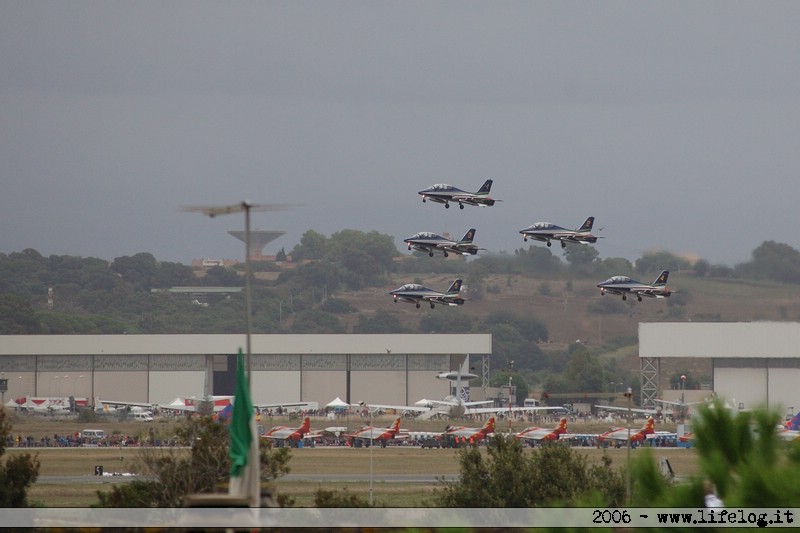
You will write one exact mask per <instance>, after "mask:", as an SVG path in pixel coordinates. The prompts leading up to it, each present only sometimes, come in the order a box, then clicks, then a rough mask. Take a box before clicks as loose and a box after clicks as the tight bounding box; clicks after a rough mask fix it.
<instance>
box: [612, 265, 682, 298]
mask: <svg viewBox="0 0 800 533" xmlns="http://www.w3.org/2000/svg"><path fill="white" fill-rule="evenodd" d="M668 276H669V270H664V271H662V272H661V274H659V275H658V277H657V278H656V280H655V281H654V282H653V283H652V284H650V285H648V284H647V283H642V282H640V281H636V280H635V279H631V278H629V277H628V276H613V277H611V278H608V279H607V280H605V281H604V282H602V283H598V284H597V286H598V287H600V294H602V295H605V293H606V292H610V293H611V294H621V295H622V299H623V300H627V299H628V294H633V295H635V296H636V298H637V299H638V300H639V301H640V302H641V301H642V296H647V297H648V298H669V296H670V294H672V291H671V290H669V289H668V288H667V277H668Z"/></svg>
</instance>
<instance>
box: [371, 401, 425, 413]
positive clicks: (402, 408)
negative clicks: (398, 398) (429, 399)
mask: <svg viewBox="0 0 800 533" xmlns="http://www.w3.org/2000/svg"><path fill="white" fill-rule="evenodd" d="M368 407H369V408H370V409H392V410H395V411H413V412H415V413H425V412H427V411H430V410H431V408H430V407H420V406H417V405H379V404H376V403H371V404H369V405H368Z"/></svg>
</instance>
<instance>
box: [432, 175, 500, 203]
mask: <svg viewBox="0 0 800 533" xmlns="http://www.w3.org/2000/svg"><path fill="white" fill-rule="evenodd" d="M491 188H492V180H486V181H485V182H484V184H483V185H482V186H481V188H480V189H478V191H477V192H467V191H462V190H461V189H459V188H458V187H453V186H452V185H448V184H446V183H437V184H436V185H431V186H430V187H428V188H427V189H423V190H421V191H419V193H418V194H420V195H421V196H422V201H423V202H425V201H427V200H430V201H432V202H436V203H439V204H444V206H445V207H446V208H448V209H449V208H450V202H458V207H459V208H460V209H464V204H467V205H479V206H481V207H486V206H488V205H494V203H495V202H499V201H500V200H494V199H492V198H491V197H489V191H490V190H491Z"/></svg>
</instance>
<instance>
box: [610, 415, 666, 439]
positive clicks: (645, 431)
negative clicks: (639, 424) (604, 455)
mask: <svg viewBox="0 0 800 533" xmlns="http://www.w3.org/2000/svg"><path fill="white" fill-rule="evenodd" d="M655 424H656V423H655V421H654V420H653V419H652V418H648V419H647V423H646V424H645V425H644V427H643V428H642V429H640V430H639V431H632V430H628V429H627V428H619V427H617V428H611V429H610V430H608V431H606V432H605V433H603V434H601V435H598V436H597V440H599V441H600V442H606V441H614V442H628V432H629V431H630V438H631V442H632V443H633V442H641V441H643V440H644V439H646V438H647V436H648V435H652V434H653V433H655Z"/></svg>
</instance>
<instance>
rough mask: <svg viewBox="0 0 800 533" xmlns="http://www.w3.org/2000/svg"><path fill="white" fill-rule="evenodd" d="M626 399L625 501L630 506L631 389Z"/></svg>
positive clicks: (626, 394) (627, 392)
mask: <svg viewBox="0 0 800 533" xmlns="http://www.w3.org/2000/svg"><path fill="white" fill-rule="evenodd" d="M625 397H626V398H627V399H628V460H627V471H628V472H627V477H628V479H627V481H628V482H627V485H626V487H625V500H626V502H627V504H628V505H630V504H631V399H632V398H633V391H632V390H631V388H630V387H628V390H627V391H625Z"/></svg>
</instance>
